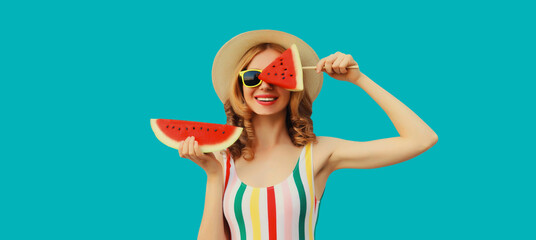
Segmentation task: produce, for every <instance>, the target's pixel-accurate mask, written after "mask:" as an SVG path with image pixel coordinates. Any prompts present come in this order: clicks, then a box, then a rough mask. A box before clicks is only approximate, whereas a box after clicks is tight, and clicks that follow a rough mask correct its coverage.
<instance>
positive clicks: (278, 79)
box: [259, 44, 303, 91]
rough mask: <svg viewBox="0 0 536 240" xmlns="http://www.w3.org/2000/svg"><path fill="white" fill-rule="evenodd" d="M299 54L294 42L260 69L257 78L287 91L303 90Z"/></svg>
mask: <svg viewBox="0 0 536 240" xmlns="http://www.w3.org/2000/svg"><path fill="white" fill-rule="evenodd" d="M302 74H303V73H302V65H301V60H300V54H299V53H298V48H297V47H296V44H292V45H291V46H290V48H288V49H287V50H285V51H284V52H283V53H282V54H281V56H279V57H278V58H276V59H275V60H274V61H273V62H272V63H270V64H269V65H268V66H267V67H266V68H264V69H263V70H262V73H261V74H260V75H259V79H261V80H263V81H265V82H267V83H270V84H274V85H277V86H280V87H282V88H285V89H287V90H289V91H302V90H303V75H302Z"/></svg>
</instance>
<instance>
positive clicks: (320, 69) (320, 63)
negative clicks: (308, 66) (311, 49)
mask: <svg viewBox="0 0 536 240" xmlns="http://www.w3.org/2000/svg"><path fill="white" fill-rule="evenodd" d="M325 62H326V58H322V59H320V61H318V63H317V64H316V72H317V73H319V72H321V71H322V68H324V63H325Z"/></svg>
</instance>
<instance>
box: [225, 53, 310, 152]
mask: <svg viewBox="0 0 536 240" xmlns="http://www.w3.org/2000/svg"><path fill="white" fill-rule="evenodd" d="M268 48H271V49H274V50H276V51H279V52H281V53H282V52H284V51H285V50H286V49H285V48H284V47H282V46H281V45H279V44H275V43H261V44H258V45H256V46H254V47H252V48H250V49H249V50H248V51H247V52H246V53H245V54H244V55H243V56H242V58H241V59H240V61H239V62H238V64H237V66H236V68H235V69H234V73H235V75H234V76H236V77H235V78H233V80H232V81H231V84H230V86H229V88H230V96H229V99H228V100H227V101H225V104H224V108H225V114H226V115H227V124H228V125H232V126H237V127H242V128H244V131H242V134H241V135H240V138H239V139H238V140H237V141H236V142H235V143H234V144H233V145H231V146H230V147H229V150H230V152H231V155H232V157H233V158H235V159H236V158H239V157H240V156H242V155H244V159H246V160H248V161H250V160H253V158H254V157H255V152H254V150H253V147H252V146H253V142H254V140H255V139H256V137H255V133H254V130H253V124H252V123H251V119H252V118H253V116H254V115H255V113H254V112H253V111H252V110H251V109H250V108H249V107H248V106H247V104H246V101H245V99H244V93H243V90H242V82H241V81H240V78H239V76H238V73H239V72H240V71H241V70H245V69H246V67H247V66H248V65H249V63H250V62H251V60H252V59H253V58H254V57H255V56H256V55H257V54H259V53H260V52H262V51H264V50H266V49H268ZM312 113H313V103H312V101H311V98H310V97H309V95H308V94H307V92H306V91H305V90H304V91H297V92H290V102H289V104H288V106H287V116H286V126H287V130H288V134H289V136H290V139H291V140H292V143H293V144H294V146H297V147H303V146H305V145H306V144H307V143H308V142H315V143H316V142H317V140H316V135H315V134H314V133H313V120H311V114H312Z"/></svg>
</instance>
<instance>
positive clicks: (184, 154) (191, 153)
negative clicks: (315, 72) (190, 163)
mask: <svg viewBox="0 0 536 240" xmlns="http://www.w3.org/2000/svg"><path fill="white" fill-rule="evenodd" d="M177 149H178V150H179V156H180V157H181V158H188V159H192V160H198V159H199V158H200V157H202V156H203V155H204V153H203V152H202V151H201V150H200V149H199V143H198V142H197V141H195V137H193V136H190V137H187V138H186V139H184V141H181V142H179V146H178V148H177Z"/></svg>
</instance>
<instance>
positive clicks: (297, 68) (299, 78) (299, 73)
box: [287, 43, 303, 91]
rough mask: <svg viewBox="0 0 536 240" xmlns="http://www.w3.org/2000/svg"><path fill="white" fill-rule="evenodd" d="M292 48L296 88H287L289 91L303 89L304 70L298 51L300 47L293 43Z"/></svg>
mask: <svg viewBox="0 0 536 240" xmlns="http://www.w3.org/2000/svg"><path fill="white" fill-rule="evenodd" d="M290 48H291V49H292V50H291V52H292V61H294V72H295V74H296V88H295V89H287V90H289V91H303V70H302V64H301V59H300V54H299V52H298V47H296V44H294V43H293V44H292V45H291V46H290Z"/></svg>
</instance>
